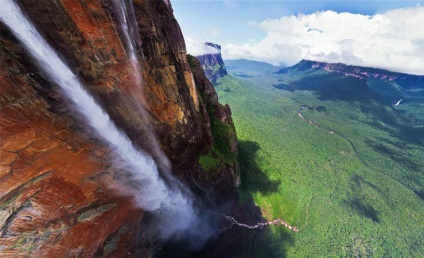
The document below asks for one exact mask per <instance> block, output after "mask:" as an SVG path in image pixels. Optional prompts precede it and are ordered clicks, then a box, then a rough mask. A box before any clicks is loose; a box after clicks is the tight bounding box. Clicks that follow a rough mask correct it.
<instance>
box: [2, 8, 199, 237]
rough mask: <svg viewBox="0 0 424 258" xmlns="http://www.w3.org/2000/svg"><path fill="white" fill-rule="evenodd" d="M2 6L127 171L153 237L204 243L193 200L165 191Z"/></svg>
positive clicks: (146, 162) (36, 37) (31, 32)
mask: <svg viewBox="0 0 424 258" xmlns="http://www.w3.org/2000/svg"><path fill="white" fill-rule="evenodd" d="M1 4H2V6H1V8H0V21H1V22H3V23H4V24H5V25H6V26H8V27H9V28H10V30H11V31H12V32H13V33H14V34H15V36H16V37H17V38H18V39H19V40H20V41H21V42H22V44H23V45H24V46H25V48H26V49H27V50H28V52H29V53H30V54H31V55H32V57H33V58H34V59H35V60H36V61H37V63H38V65H39V67H40V68H41V69H42V70H44V71H45V72H46V73H47V74H48V76H49V79H50V80H52V81H54V82H55V83H57V84H58V85H59V86H60V88H61V90H62V92H63V94H64V95H65V96H66V97H67V98H68V99H69V100H70V101H71V102H72V103H74V105H75V109H76V110H77V111H78V113H80V115H81V116H82V117H84V118H85V121H86V122H87V124H88V125H89V126H90V127H91V128H92V129H94V131H95V132H96V134H97V135H98V137H99V138H100V139H101V140H103V142H104V143H106V144H107V145H108V146H109V147H110V148H111V149H112V150H113V152H114V154H115V156H116V158H117V160H118V161H119V162H120V163H122V164H124V165H125V167H126V169H127V170H128V171H130V173H131V174H130V177H131V178H130V179H128V182H135V183H136V184H137V185H138V186H139V187H138V188H137V189H134V191H135V192H133V193H136V195H135V196H134V199H135V201H136V203H137V204H138V205H139V206H140V207H141V208H143V209H145V210H147V211H152V212H153V214H155V215H156V216H157V217H158V218H159V219H158V221H159V223H161V226H160V227H159V228H158V229H157V232H156V233H157V237H159V238H161V239H169V238H177V239H178V238H184V237H187V236H188V237H189V238H191V239H196V241H199V240H201V239H205V237H207V234H205V230H207V229H206V228H207V226H206V225H205V224H204V223H202V220H200V219H199V216H198V215H197V214H198V212H197V210H196V209H195V208H194V204H193V198H192V197H191V196H190V195H188V194H187V193H186V192H185V191H184V192H182V191H181V190H178V189H177V188H173V189H172V190H170V189H169V188H168V187H167V185H166V184H165V183H164V181H163V180H162V179H161V178H160V177H159V174H158V170H157V167H156V164H155V162H154V161H153V160H152V158H151V157H150V156H148V155H146V154H144V153H142V152H141V151H139V150H137V149H136V148H135V147H134V146H133V144H132V143H131V141H130V140H129V138H128V137H127V136H126V135H125V134H123V133H122V132H121V131H119V130H118V129H117V127H116V126H115V125H114V123H113V122H112V121H111V119H110V117H109V115H108V114H107V113H105V112H104V111H103V110H102V108H101V107H100V106H99V105H98V104H97V103H96V102H95V100H94V99H93V97H92V96H91V95H90V94H89V93H88V92H87V91H86V90H85V89H84V87H83V85H82V84H81V82H80V81H79V79H77V77H76V76H75V75H74V74H73V73H72V71H71V70H70V69H69V68H68V67H67V66H66V65H65V63H64V62H62V61H61V60H60V58H59V57H58V55H57V54H56V53H55V51H54V50H53V49H52V48H51V47H50V46H49V45H48V44H47V42H46V41H45V40H44V39H43V38H42V37H41V36H40V34H39V33H38V32H37V30H36V29H35V28H34V27H33V26H32V24H31V23H30V22H29V21H28V20H27V19H26V17H25V16H24V15H23V14H22V12H21V10H20V9H19V7H18V6H17V5H16V4H15V3H14V2H13V0H4V1H2V3H1ZM202 229H203V230H202Z"/></svg>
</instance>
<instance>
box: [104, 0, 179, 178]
mask: <svg viewBox="0 0 424 258" xmlns="http://www.w3.org/2000/svg"><path fill="white" fill-rule="evenodd" d="M107 3H108V5H109V7H110V11H111V12H112V14H113V15H114V17H115V20H116V23H117V27H118V30H119V33H120V35H121V38H122V42H123V43H124V46H125V50H126V53H127V56H128V60H129V62H130V65H131V70H132V73H131V75H132V77H133V78H132V82H133V86H135V88H137V92H138V93H139V94H137V99H136V101H134V102H135V103H136V104H137V105H138V110H139V114H140V116H141V117H142V118H143V119H144V120H145V121H148V116H147V112H146V111H145V109H144V107H143V105H147V101H146V99H145V96H144V94H143V78H142V75H141V72H140V70H141V66H140V63H139V61H138V58H137V54H136V48H137V46H138V45H140V43H141V39H140V31H139V28H138V25H137V20H136V17H135V11H134V6H133V3H132V0H107ZM145 131H146V133H147V135H148V137H149V141H150V145H151V148H152V151H153V152H154V153H153V154H154V156H155V157H156V158H157V161H158V162H160V164H159V165H161V169H162V172H163V174H164V176H166V178H167V180H168V181H174V183H175V180H174V178H173V177H172V176H171V173H170V162H169V160H168V158H167V157H166V155H165V154H164V153H163V152H162V150H161V149H160V147H159V144H158V141H157V139H156V136H155V135H154V133H153V132H152V130H151V128H150V124H149V123H146V128H145Z"/></svg>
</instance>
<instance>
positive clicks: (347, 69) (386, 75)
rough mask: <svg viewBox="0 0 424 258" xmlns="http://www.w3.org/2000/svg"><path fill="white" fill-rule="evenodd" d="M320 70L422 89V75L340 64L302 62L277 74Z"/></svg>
mask: <svg viewBox="0 0 424 258" xmlns="http://www.w3.org/2000/svg"><path fill="white" fill-rule="evenodd" d="M313 68H315V69H322V70H325V71H329V72H336V73H341V74H344V75H345V76H350V77H356V78H359V79H368V78H372V79H381V80H387V81H395V82H396V83H399V82H400V83H402V82H407V83H408V85H410V86H414V87H416V86H420V85H422V86H423V87H424V79H422V77H423V76H422V75H412V74H406V73H398V72H391V71H388V70H384V69H379V68H372V67H362V66H354V65H346V64H342V63H325V62H317V61H310V60H302V61H300V62H299V63H297V64H296V65H294V66H291V67H288V68H283V69H281V70H279V71H278V72H277V73H278V74H284V73H287V72H289V71H292V70H298V71H306V70H308V69H313Z"/></svg>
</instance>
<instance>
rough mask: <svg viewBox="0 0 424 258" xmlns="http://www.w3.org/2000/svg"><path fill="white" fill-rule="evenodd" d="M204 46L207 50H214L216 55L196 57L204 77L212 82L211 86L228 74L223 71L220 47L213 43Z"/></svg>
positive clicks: (223, 65)
mask: <svg viewBox="0 0 424 258" xmlns="http://www.w3.org/2000/svg"><path fill="white" fill-rule="evenodd" d="M205 44H206V46H207V47H208V48H212V49H215V50H216V51H215V52H216V53H211V54H205V55H201V56H197V59H199V61H200V63H201V65H202V68H203V70H204V72H205V74H206V77H207V78H208V79H209V80H210V81H211V82H212V84H215V83H216V80H218V78H220V77H223V76H225V75H227V74H228V73H227V70H226V69H225V64H224V61H223V60H222V56H221V46H220V45H218V44H213V43H205Z"/></svg>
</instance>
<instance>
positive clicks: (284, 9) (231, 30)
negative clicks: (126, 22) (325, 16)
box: [171, 0, 419, 45]
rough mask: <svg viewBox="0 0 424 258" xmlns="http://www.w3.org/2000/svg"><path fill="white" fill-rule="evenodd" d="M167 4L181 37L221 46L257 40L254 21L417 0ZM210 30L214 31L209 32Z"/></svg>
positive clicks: (367, 10) (371, 9)
mask: <svg viewBox="0 0 424 258" xmlns="http://www.w3.org/2000/svg"><path fill="white" fill-rule="evenodd" d="M171 3H172V6H173V9H174V15H175V17H176V18H177V20H178V23H179V24H180V26H181V29H182V30H183V33H184V35H185V36H188V37H192V38H195V39H197V40H199V41H214V43H218V44H221V45H224V44H226V43H236V44H243V43H248V42H251V41H252V40H260V39H261V38H262V37H263V36H264V35H265V33H264V32H263V31H262V30H260V29H259V28H257V27H256V26H255V23H258V22H261V21H263V20H267V19H276V18H280V17H281V16H288V15H293V14H295V15H296V14H299V13H303V14H311V13H314V12H317V11H326V10H333V11H336V12H350V13H360V14H366V15H372V14H375V13H382V12H384V11H386V10H390V9H396V8H403V7H408V6H409V7H411V6H412V7H414V6H416V5H417V4H419V1H390V0H389V1H355V0H353V1H287V0H286V1H278V0H274V1H268V0H255V1H244V0H237V1H236V0H172V1H171ZM213 30H216V32H218V33H216V34H215V35H213V33H211V32H213ZM208 32H209V33H208Z"/></svg>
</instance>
